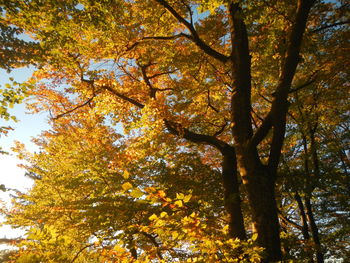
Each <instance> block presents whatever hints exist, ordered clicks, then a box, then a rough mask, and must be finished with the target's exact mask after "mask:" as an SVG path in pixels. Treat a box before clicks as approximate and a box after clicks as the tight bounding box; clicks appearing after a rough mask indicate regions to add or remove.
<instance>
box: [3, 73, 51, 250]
mask: <svg viewBox="0 0 350 263" xmlns="http://www.w3.org/2000/svg"><path fill="white" fill-rule="evenodd" d="M33 71H34V68H31V67H28V68H20V69H14V70H13V71H12V72H11V73H10V74H8V73H7V72H6V71H5V70H2V69H0V85H1V87H4V84H5V83H10V81H9V78H10V77H13V78H14V80H15V81H17V82H23V81H25V80H27V79H28V78H29V77H30V76H31V75H32V73H33ZM9 111H10V113H11V114H12V115H15V116H16V117H17V119H18V120H19V122H17V123H15V122H13V121H5V120H3V119H0V126H11V127H12V128H14V130H13V131H10V132H9V133H8V135H7V136H3V135H2V136H1V137H0V146H1V147H2V149H3V150H4V151H7V152H9V154H8V155H2V154H0V185H1V184H4V185H5V186H6V188H12V189H17V190H19V191H21V192H24V191H27V190H28V189H30V187H31V185H32V182H31V180H30V179H29V178H27V177H25V176H24V173H25V171H24V170H23V169H21V168H19V167H18V164H21V163H23V161H21V160H18V159H17V158H16V154H15V153H13V152H11V147H13V146H14V141H15V140H17V141H20V142H22V143H24V144H25V145H26V148H27V150H29V151H30V152H34V151H35V150H36V149H37V148H36V146H35V145H34V144H33V143H32V142H31V138H33V137H36V136H37V135H39V134H40V133H41V131H43V130H45V129H48V128H49V126H48V124H47V121H46V120H47V118H48V116H47V115H46V114H45V113H40V114H35V115H32V114H27V113H26V108H25V105H24V104H20V105H15V106H14V108H13V109H10V110H9ZM0 200H2V201H5V202H6V203H7V205H8V206H9V205H10V193H9V192H2V191H0ZM0 221H3V218H0ZM21 233H22V232H21V231H19V230H15V229H11V228H10V227H9V226H2V227H0V238H4V237H7V238H13V237H18V236H19V235H20V234H21ZM5 247H6V246H4V245H0V249H2V248H5Z"/></svg>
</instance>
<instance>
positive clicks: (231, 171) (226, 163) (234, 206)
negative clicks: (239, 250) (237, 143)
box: [222, 147, 246, 240]
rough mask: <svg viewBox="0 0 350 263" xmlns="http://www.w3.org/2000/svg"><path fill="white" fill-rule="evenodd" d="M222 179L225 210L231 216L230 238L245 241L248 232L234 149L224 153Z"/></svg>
mask: <svg viewBox="0 0 350 263" xmlns="http://www.w3.org/2000/svg"><path fill="white" fill-rule="evenodd" d="M226 148H227V147H226ZM222 177H223V186H224V202H225V209H226V211H227V214H228V216H229V234H230V237H232V238H239V239H241V240H245V239H246V232H245V228H244V218H243V214H242V208H241V198H240V194H239V184H238V179H237V163H236V156H235V152H234V150H233V148H232V149H226V150H225V151H223V162H222Z"/></svg>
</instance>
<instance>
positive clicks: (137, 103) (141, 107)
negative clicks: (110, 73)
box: [102, 86, 145, 109]
mask: <svg viewBox="0 0 350 263" xmlns="http://www.w3.org/2000/svg"><path fill="white" fill-rule="evenodd" d="M102 88H104V89H106V90H108V91H110V92H111V93H112V94H114V95H116V96H117V97H118V98H120V99H122V100H125V101H127V102H130V103H131V104H133V105H135V106H136V107H138V108H140V109H143V108H144V107H145V105H144V104H142V103H140V102H138V101H137V100H134V99H132V98H129V97H127V96H125V95H124V94H121V93H119V92H118V91H116V90H115V89H113V88H112V87H110V86H102Z"/></svg>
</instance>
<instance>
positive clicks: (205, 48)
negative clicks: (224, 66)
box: [155, 0, 229, 63]
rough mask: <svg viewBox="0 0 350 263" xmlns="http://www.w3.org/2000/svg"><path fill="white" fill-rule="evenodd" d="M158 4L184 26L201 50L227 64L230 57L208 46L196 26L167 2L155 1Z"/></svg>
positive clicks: (163, 0) (162, 0)
mask: <svg viewBox="0 0 350 263" xmlns="http://www.w3.org/2000/svg"><path fill="white" fill-rule="evenodd" d="M155 1H156V2H157V3H159V4H160V5H162V6H163V7H164V8H165V9H166V10H168V11H169V12H170V13H171V14H172V15H173V16H174V17H175V18H176V19H177V20H178V21H179V22H180V23H181V24H183V25H184V26H185V27H186V28H187V29H188V30H189V31H190V32H191V35H192V37H191V38H190V39H191V40H192V41H193V42H194V43H195V44H196V45H197V46H198V47H199V48H200V49H201V50H203V51H204V52H205V53H206V54H207V55H209V56H211V57H213V58H216V59H217V60H219V61H221V62H223V63H225V62H227V61H228V60H229V57H228V56H226V55H224V54H222V53H220V52H218V51H216V50H214V49H213V48H211V47H210V46H209V45H207V44H206V43H205V42H204V41H203V40H202V39H201V38H200V37H199V35H198V33H197V31H196V29H195V28H194V26H193V25H192V24H191V23H190V22H188V21H187V20H186V19H184V18H183V17H182V16H181V15H180V14H179V13H178V12H177V11H176V10H175V9H174V8H173V7H172V6H170V5H169V3H168V2H167V1H165V0H155Z"/></svg>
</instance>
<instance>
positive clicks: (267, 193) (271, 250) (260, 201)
mask: <svg viewBox="0 0 350 263" xmlns="http://www.w3.org/2000/svg"><path fill="white" fill-rule="evenodd" d="M259 166H260V167H259ZM256 168H258V169H256V170H255V171H254V173H252V174H251V175H249V174H248V178H249V179H248V180H247V184H246V187H247V192H248V199H249V203H250V208H251V211H252V221H253V225H254V228H255V229H256V233H257V234H258V238H257V241H258V244H259V245H260V246H262V247H263V248H265V253H266V258H265V259H264V261H263V262H274V261H280V260H282V252H281V240H280V235H279V234H280V233H279V222H278V214H277V204H276V198H275V189H274V180H273V179H272V178H271V176H270V174H269V172H268V169H267V167H265V166H263V165H262V164H261V163H259V164H258V167H256Z"/></svg>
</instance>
